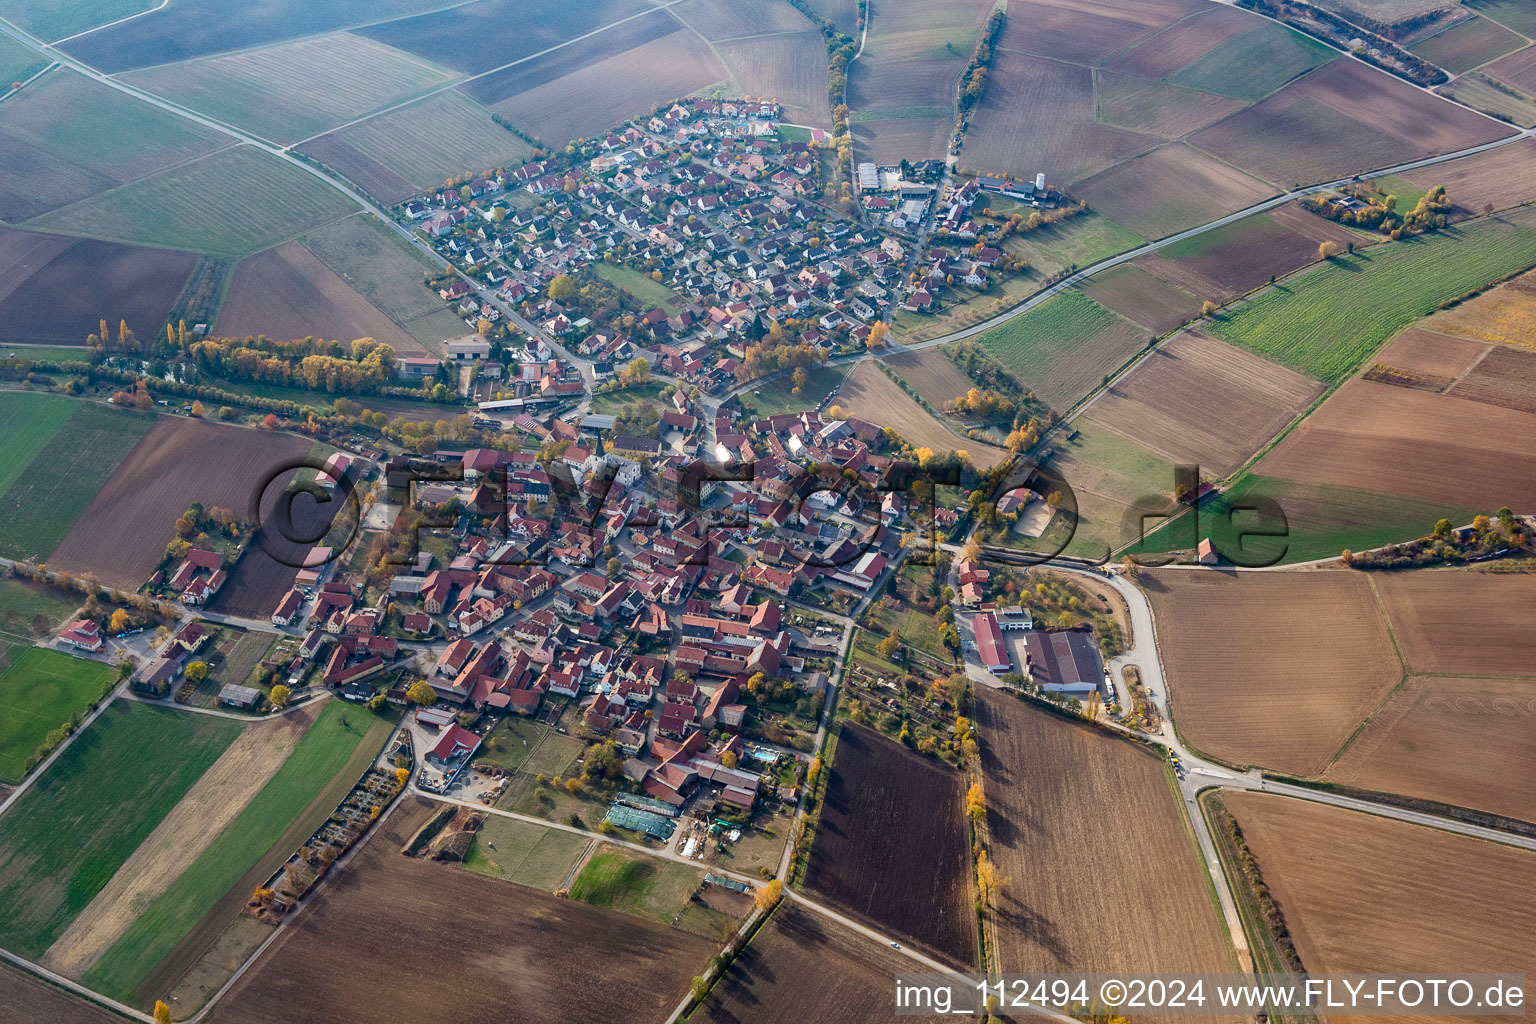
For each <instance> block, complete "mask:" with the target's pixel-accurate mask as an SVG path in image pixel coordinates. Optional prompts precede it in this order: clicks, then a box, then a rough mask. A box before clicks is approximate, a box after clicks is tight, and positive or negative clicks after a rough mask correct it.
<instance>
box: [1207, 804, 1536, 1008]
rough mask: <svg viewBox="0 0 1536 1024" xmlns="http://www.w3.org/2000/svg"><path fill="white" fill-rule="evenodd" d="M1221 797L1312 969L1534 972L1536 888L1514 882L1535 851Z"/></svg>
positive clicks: (1310, 807) (1368, 818)
mask: <svg viewBox="0 0 1536 1024" xmlns="http://www.w3.org/2000/svg"><path fill="white" fill-rule="evenodd" d="M1222 799H1223V801H1224V802H1225V803H1226V805H1227V808H1228V810H1230V811H1231V812H1232V815H1233V816H1234V817H1235V818H1236V819H1237V821H1238V824H1239V825H1240V826H1241V827H1242V829H1243V834H1244V836H1245V837H1246V838H1247V841H1248V846H1249V847H1250V848H1251V849H1252V850H1253V853H1254V856H1255V858H1256V859H1257V860H1258V863H1259V869H1260V870H1261V871H1262V872H1263V874H1264V881H1265V883H1266V884H1267V885H1268V886H1269V888H1270V890H1271V892H1272V893H1273V894H1274V898H1275V901H1276V902H1277V903H1278V904H1279V906H1280V910H1281V912H1282V913H1283V914H1284V915H1285V922H1286V926H1287V927H1288V928H1289V930H1290V932H1291V936H1292V938H1293V939H1294V940H1295V943H1296V949H1297V951H1298V952H1299V953H1300V954H1301V960H1302V963H1304V964H1305V965H1306V967H1307V971H1308V972H1309V973H1311V974H1314V975H1316V974H1325V973H1328V972H1333V971H1359V972H1369V973H1391V972H1412V971H1422V970H1424V968H1423V966H1422V965H1424V964H1437V965H1440V967H1437V968H1436V969H1437V970H1438V969H1444V970H1464V971H1498V972H1504V971H1508V972H1511V973H1523V974H1525V975H1527V976H1530V975H1532V973H1533V972H1536V946H1533V945H1532V944H1531V941H1530V937H1531V935H1532V933H1533V932H1536V896H1533V895H1532V893H1531V889H1530V887H1529V886H1525V885H1521V884H1519V882H1518V880H1519V879H1523V878H1528V877H1530V875H1531V873H1532V872H1533V871H1536V854H1533V853H1530V852H1529V851H1525V850H1516V849H1512V848H1510V847H1507V846H1500V845H1498V844H1496V843H1486V842H1481V841H1479V840H1476V839H1468V838H1465V837H1463V836H1457V835H1452V834H1450V833H1446V832H1439V831H1436V830H1434V829H1428V828H1422V827H1420V826H1418V825H1410V824H1407V823H1405V822H1400V821H1392V820H1390V819H1387V818H1379V817H1376V816H1374V815H1370V814H1356V813H1354V812H1352V811H1346V810H1342V809H1339V808H1336V807H1328V806H1325V805H1322V804H1317V803H1308V802H1306V801H1302V800H1293V799H1288V798H1286V797H1280V796H1268V795H1264V794H1257V793H1229V794H1226V795H1224V796H1223V798H1222ZM1328 1019H1329V1020H1330V1021H1352V1020H1357V1019H1358V1020H1369V1019H1370V1018H1368V1017H1361V1018H1355V1017H1349V1016H1342V1015H1334V1014H1329V1015H1328ZM1414 1019H1415V1020H1419V1021H1424V1022H1426V1024H1428V1022H1431V1021H1434V1022H1442V1024H1449V1022H1451V1021H1457V1020H1461V1021H1465V1020H1468V1019H1469V1018H1466V1017H1460V1018H1458V1017H1446V1016H1434V1015H1426V1016H1421V1017H1416V1018H1414ZM1473 1019H1479V1020H1487V1021H1496V1020H1499V1019H1501V1018H1498V1017H1487V1016H1485V1017H1480V1018H1473Z"/></svg>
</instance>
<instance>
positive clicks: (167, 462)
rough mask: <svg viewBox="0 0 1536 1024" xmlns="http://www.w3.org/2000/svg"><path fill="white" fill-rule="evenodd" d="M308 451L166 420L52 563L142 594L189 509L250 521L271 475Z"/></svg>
mask: <svg viewBox="0 0 1536 1024" xmlns="http://www.w3.org/2000/svg"><path fill="white" fill-rule="evenodd" d="M310 448H311V442H309V441H308V440H305V439H302V438H298V437H293V436H291V435H288V434H278V433H268V432H265V431H259V430H245V429H242V428H239V427H227V426H219V425H216V424H213V423H206V422H203V421H201V420H192V419H182V418H179V417H178V418H176V419H165V420H161V421H159V422H158V423H156V424H155V427H154V429H152V430H151V431H150V432H149V433H148V434H147V435H145V437H144V439H143V440H142V441H140V442H139V444H138V445H137V447H135V448H134V449H133V451H132V452H131V453H130V454H129V455H128V457H127V458H126V459H124V460H123V464H122V466H121V467H119V468H118V471H117V472H116V473H114V474H112V478H111V479H110V480H108V481H107V482H106V484H105V485H104V486H101V487H100V493H99V494H98V495H97V497H96V500H95V501H93V502H91V505H90V507H89V508H88V509H86V510H85V512H84V513H83V514H82V515H81V516H80V519H79V520H78V521H77V522H76V523H75V526H74V528H73V529H72V530H70V532H69V535H68V536H66V537H65V538H64V542H63V543H62V544H60V545H59V548H58V550H57V551H55V552H54V554H53V557H52V558H50V559H49V560H48V561H49V565H50V566H51V567H53V568H54V569H68V570H70V571H71V572H77V573H78V572H93V573H95V574H96V575H97V576H98V577H99V578H100V579H101V581H102V582H103V583H106V584H108V585H110V586H115V587H123V588H124V589H127V590H137V589H138V587H139V586H140V584H142V583H143V582H144V580H145V579H146V578H147V577H148V576H149V574H150V572H151V571H152V570H153V569H154V567H155V565H156V563H158V562H159V561H160V558H161V556H162V555H163V554H164V553H165V545H166V544H168V543H169V542H170V540H171V538H172V537H173V536H174V534H173V532H172V529H171V527H172V525H173V524H174V523H175V522H176V518H177V517H178V516H180V515H181V514H182V513H183V512H185V511H186V510H187V506H188V505H190V504H191V503H192V502H194V501H200V502H202V503H203V505H204V506H205V507H208V508H212V507H213V506H215V505H218V506H223V507H225V508H229V509H233V510H234V511H235V512H236V513H237V514H239V515H241V516H248V515H249V514H250V508H251V504H252V498H253V492H254V491H255V490H256V488H257V487H258V486H259V485H261V484H262V483H264V482H265V481H266V479H267V477H268V474H270V473H272V472H274V471H275V470H277V469H278V468H279V467H281V466H284V465H287V464H290V463H291V461H292V460H294V459H300V458H303V457H304V456H306V455H307V454H309V451H310ZM258 553H259V552H256V551H254V550H253V551H251V552H249V553H247V555H246V557H247V558H250V557H251V556H252V555H255V554H258ZM243 561H244V560H243V559H242V563H243ZM290 578H291V572H290ZM234 582H235V581H234V580H231V581H230V583H229V584H227V585H226V586H225V588H224V590H223V591H221V592H220V593H221V596H222V595H223V594H225V593H228V592H229V591H231V590H233V589H234ZM278 596H281V594H279V595H278ZM274 600H275V599H274Z"/></svg>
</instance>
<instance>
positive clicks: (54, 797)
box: [0, 701, 241, 960]
mask: <svg viewBox="0 0 1536 1024" xmlns="http://www.w3.org/2000/svg"><path fill="white" fill-rule="evenodd" d="M240 728H241V727H240V725H239V723H237V722H232V721H228V720H226V719H222V718H214V717H212V716H209V715H189V714H186V713H185V712H180V711H170V710H166V709H164V708H152V707H148V706H146V705H143V704H136V703H133V702H131V701H118V702H116V703H114V704H112V705H111V706H110V707H108V708H107V710H106V711H105V712H104V713H103V714H102V716H101V717H100V718H99V719H97V720H96V722H95V723H94V724H93V725H92V726H91V728H90V729H88V730H86V731H85V732H84V733H82V734H81V735H79V736H77V737H76V738H75V740H74V742H73V743H71V744H70V746H69V748H68V749H67V750H66V751H65V752H64V753H63V754H62V755H61V756H60V757H59V759H58V760H57V761H55V762H54V764H53V767H52V768H50V769H49V770H48V772H47V774H46V775H44V776H42V777H41V778H39V779H38V781H37V784H36V785H35V786H34V787H33V788H32V789H31V790H29V791H28V792H27V793H26V795H25V796H23V797H22V798H21V800H20V801H18V802H17V803H16V805H15V806H14V807H12V808H11V810H10V812H9V813H7V814H6V815H5V817H3V818H0V945H3V946H4V947H5V948H6V949H8V950H10V951H12V952H14V953H19V954H21V955H22V956H25V957H28V958H29V959H33V960H35V959H37V958H38V957H40V956H42V954H43V952H44V951H45V950H47V949H48V947H49V946H51V945H53V943H54V941H55V940H57V939H58V937H59V936H60V935H62V934H63V933H64V930H65V929H66V928H68V927H69V923H70V922H71V921H72V920H74V918H75V915H77V914H79V913H80V911H82V910H84V909H85V906H86V904H88V903H90V901H91V900H92V899H93V898H94V897H95V896H96V894H97V893H98V892H100V891H101V889H102V887H103V886H105V885H106V884H107V882H108V881H109V880H111V878H112V876H113V875H114V874H115V873H116V872H117V869H118V868H120V867H121V866H122V864H123V862H124V861H125V860H127V859H128V858H129V856H130V855H132V853H133V851H134V850H136V849H137V848H138V846H139V844H140V843H141V842H143V841H144V838H145V837H146V836H148V835H149V833H150V832H152V831H154V828H155V826H156V825H158V824H159V823H160V819H162V818H164V817H165V816H166V814H168V813H169V812H170V810H171V808H172V807H174V806H176V803H177V802H178V801H179V800H180V799H181V798H182V797H183V796H185V795H186V792H187V790H188V789H190V788H192V784H193V783H195V782H196V781H197V780H198V779H199V778H201V777H202V774H203V773H204V772H205V771H207V770H208V767H209V766H210V765H212V764H213V762H214V761H216V760H218V757H219V755H220V754H222V753H223V752H224V750H225V748H226V747H228V746H229V745H230V743H232V742H233V741H234V739H235V736H236V735H237V734H238V733H239V731H240Z"/></svg>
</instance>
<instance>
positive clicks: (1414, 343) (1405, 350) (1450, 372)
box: [1376, 327, 1488, 381]
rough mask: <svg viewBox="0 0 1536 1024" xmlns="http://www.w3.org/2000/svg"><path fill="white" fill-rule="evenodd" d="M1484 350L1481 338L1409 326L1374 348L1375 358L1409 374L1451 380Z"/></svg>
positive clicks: (1470, 366)
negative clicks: (1379, 349)
mask: <svg viewBox="0 0 1536 1024" xmlns="http://www.w3.org/2000/svg"><path fill="white" fill-rule="evenodd" d="M1487 351H1488V346H1487V345H1485V344H1483V343H1482V342H1477V341H1467V340H1466V339H1464V338H1452V337H1448V336H1447V335H1444V334H1436V333H1435V332H1434V331H1426V330H1424V329H1423V328H1422V327H1410V328H1408V329H1407V330H1406V331H1404V332H1403V333H1402V334H1399V335H1398V336H1397V337H1396V338H1394V339H1392V344H1390V345H1388V346H1387V347H1386V348H1384V349H1382V350H1381V351H1380V352H1378V353H1377V354H1376V359H1377V361H1378V362H1381V363H1385V364H1387V365H1388V366H1395V367H1397V368H1398V369H1401V370H1407V371H1408V372H1410V373H1413V374H1422V375H1426V376H1430V377H1439V378H1443V379H1445V380H1447V381H1451V380H1455V379H1456V378H1457V377H1460V376H1461V375H1462V374H1464V373H1466V372H1467V371H1468V370H1470V369H1471V368H1472V367H1473V366H1474V365H1475V364H1476V363H1477V361H1478V360H1479V359H1481V358H1483V353H1485V352H1487Z"/></svg>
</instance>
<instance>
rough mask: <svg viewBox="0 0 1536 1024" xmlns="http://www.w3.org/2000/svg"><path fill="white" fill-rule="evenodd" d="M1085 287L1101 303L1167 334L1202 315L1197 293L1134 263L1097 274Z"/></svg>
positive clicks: (1153, 330)
mask: <svg viewBox="0 0 1536 1024" xmlns="http://www.w3.org/2000/svg"><path fill="white" fill-rule="evenodd" d="M1081 287H1082V289H1083V294H1084V295H1087V296H1088V297H1089V298H1090V299H1092V300H1093V301H1095V302H1097V303H1098V304H1099V305H1101V306H1103V307H1105V308H1106V309H1109V310H1112V311H1114V312H1116V313H1119V314H1120V315H1121V316H1123V317H1125V318H1126V319H1128V320H1134V321H1136V322H1137V323H1139V324H1141V325H1142V326H1143V327H1146V328H1148V329H1149V330H1151V331H1152V332H1154V333H1156V334H1166V333H1167V332H1169V331H1171V330H1173V329H1174V328H1176V327H1179V326H1182V325H1183V324H1186V323H1188V322H1189V321H1191V320H1193V319H1195V318H1196V317H1198V316H1199V315H1200V301H1199V300H1198V299H1196V298H1195V297H1194V296H1193V295H1191V294H1189V293H1188V292H1186V291H1183V290H1181V289H1179V288H1176V287H1174V286H1173V285H1171V284H1168V283H1167V282H1166V281H1162V280H1160V279H1158V278H1155V277H1153V276H1152V275H1151V274H1149V273H1147V272H1146V271H1145V270H1142V269H1141V268H1140V267H1138V266H1136V265H1135V264H1132V263H1126V264H1122V265H1121V266H1118V267H1116V268H1114V269H1113V270H1110V271H1107V272H1105V273H1102V274H1095V275H1094V276H1093V277H1090V278H1089V279H1088V280H1087V281H1085V282H1084V283H1083V284H1082V286H1081Z"/></svg>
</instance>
